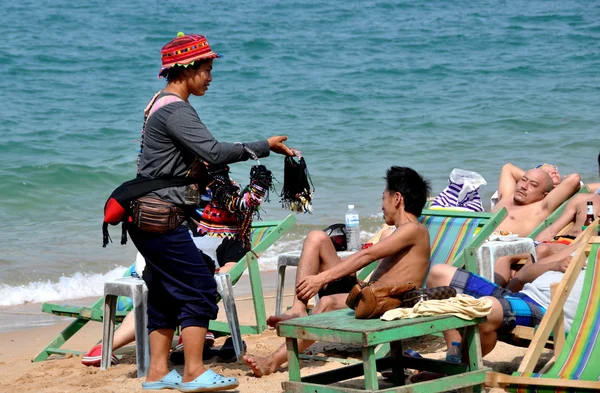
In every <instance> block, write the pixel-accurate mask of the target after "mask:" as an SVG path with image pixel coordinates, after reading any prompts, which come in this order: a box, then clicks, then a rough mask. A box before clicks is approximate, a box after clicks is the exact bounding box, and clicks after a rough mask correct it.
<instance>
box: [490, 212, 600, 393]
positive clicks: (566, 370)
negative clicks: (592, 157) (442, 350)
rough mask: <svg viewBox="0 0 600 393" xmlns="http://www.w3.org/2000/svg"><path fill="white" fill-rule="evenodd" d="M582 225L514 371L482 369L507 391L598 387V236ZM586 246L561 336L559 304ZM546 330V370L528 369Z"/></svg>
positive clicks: (591, 389)
mask: <svg viewBox="0 0 600 393" xmlns="http://www.w3.org/2000/svg"><path fill="white" fill-rule="evenodd" d="M595 223H596V224H597V223H598V220H596V222H595ZM593 227H594V228H595V225H593ZM588 230H589V233H587V234H586V235H587V236H586V237H584V238H583V239H582V244H581V245H580V246H579V248H578V250H577V252H576V254H575V256H574V257H573V259H572V260H571V263H570V264H569V268H568V269H567V271H566V272H565V275H564V277H563V279H562V280H561V282H560V283H559V284H558V288H557V290H556V294H557V296H554V297H553V299H552V302H551V304H550V306H549V307H548V310H547V311H546V314H545V315H544V318H543V319H542V322H541V323H540V325H539V326H538V328H537V329H536V333H535V336H534V338H533V340H532V341H531V344H530V346H529V348H528V350H527V353H526V354H525V356H524V358H523V361H522V362H521V365H520V367H519V369H518V371H517V372H515V373H513V374H512V375H506V374H502V373H497V372H490V373H488V376H487V384H488V385H489V386H493V387H502V388H503V389H508V390H509V391H513V392H544V393H547V392H598V391H600V296H598V294H599V293H600V237H598V236H591V235H592V234H593V233H592V232H593V231H594V229H592V228H588ZM588 239H589V241H588ZM590 244H591V247H590ZM587 247H590V251H589V257H588V258H587V267H586V272H585V281H584V289H583V292H582V295H581V299H580V300H579V305H578V307H577V311H576V313H575V318H574V320H573V324H572V325H571V330H570V331H569V333H568V334H567V335H566V339H564V329H563V321H562V310H563V307H564V304H565V301H566V299H567V297H568V295H569V292H570V289H571V287H572V286H573V283H574V282H575V280H576V279H577V276H578V274H579V272H580V271H581V269H582V267H583V266H584V265H585V263H586V255H585V254H586V249H587ZM551 333H553V334H554V337H555V352H554V356H555V359H556V360H555V362H554V364H553V365H551V367H549V368H548V369H547V370H544V369H543V371H542V372H539V373H534V372H533V371H534V367H535V366H536V364H537V362H538V361H539V358H540V354H541V353H542V350H543V348H544V346H545V343H546V341H547V339H548V337H549V336H550V334H551Z"/></svg>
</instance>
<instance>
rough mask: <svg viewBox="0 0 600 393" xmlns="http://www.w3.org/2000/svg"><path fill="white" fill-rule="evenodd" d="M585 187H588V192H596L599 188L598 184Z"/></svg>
mask: <svg viewBox="0 0 600 393" xmlns="http://www.w3.org/2000/svg"><path fill="white" fill-rule="evenodd" d="M586 186H588V188H589V189H590V192H596V191H597V190H598V189H599V188H600V183H588V184H586Z"/></svg>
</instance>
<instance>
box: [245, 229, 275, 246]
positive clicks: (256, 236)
mask: <svg viewBox="0 0 600 393" xmlns="http://www.w3.org/2000/svg"><path fill="white" fill-rule="evenodd" d="M272 229H273V227H257V228H252V233H250V239H251V241H252V248H254V247H256V246H257V245H258V244H259V243H260V242H261V241H262V239H264V237H265V236H267V234H268V233H269V232H271V230H272Z"/></svg>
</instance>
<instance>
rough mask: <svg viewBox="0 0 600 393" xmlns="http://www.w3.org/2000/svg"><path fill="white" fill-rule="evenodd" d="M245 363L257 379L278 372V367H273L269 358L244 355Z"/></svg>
mask: <svg viewBox="0 0 600 393" xmlns="http://www.w3.org/2000/svg"><path fill="white" fill-rule="evenodd" d="M242 359H243V360H244V363H246V365H247V366H248V367H250V369H251V370H252V372H253V373H254V376H255V377H257V378H260V377H262V376H263V375H269V374H272V373H274V372H275V371H277V367H276V366H274V365H271V364H270V362H269V359H268V358H259V357H254V356H249V355H244V356H243V358H242Z"/></svg>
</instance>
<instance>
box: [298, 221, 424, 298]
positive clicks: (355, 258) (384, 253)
mask: <svg viewBox="0 0 600 393" xmlns="http://www.w3.org/2000/svg"><path fill="white" fill-rule="evenodd" d="M418 228H419V224H418V223H411V224H406V225H402V226H401V227H400V228H398V229H397V230H396V231H395V232H394V233H392V234H391V235H389V236H388V237H386V238H385V239H382V240H380V241H379V242H378V243H377V244H375V245H373V246H372V247H369V248H367V249H365V250H361V251H359V252H357V253H355V254H352V255H350V256H349V257H348V258H346V259H344V261H343V263H339V264H337V265H336V266H334V267H333V268H331V269H329V270H325V271H323V272H321V273H319V274H317V275H314V276H306V277H305V278H304V279H302V280H301V281H300V282H299V283H298V285H297V286H296V293H297V295H298V297H299V298H300V299H310V298H311V297H313V296H314V295H315V294H316V293H317V292H318V291H319V289H321V288H322V287H323V286H324V285H326V284H329V283H330V282H332V281H335V280H337V279H339V278H342V277H346V276H347V275H349V274H352V273H356V272H357V271H358V270H360V269H361V268H363V267H365V266H367V265H368V264H369V263H371V262H373V261H377V260H380V259H382V258H385V257H389V256H391V255H394V254H397V253H398V252H400V251H402V250H403V249H405V248H407V247H411V246H414V245H415V243H416V241H417V235H418V233H419V231H418Z"/></svg>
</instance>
